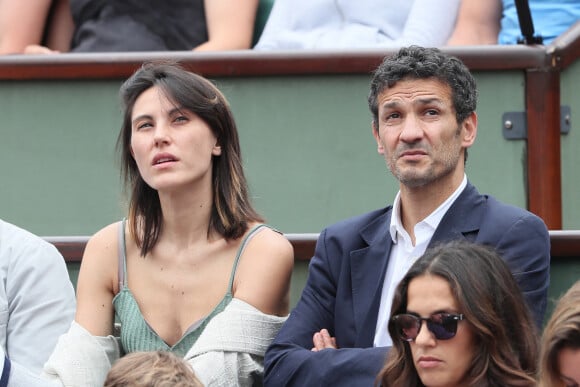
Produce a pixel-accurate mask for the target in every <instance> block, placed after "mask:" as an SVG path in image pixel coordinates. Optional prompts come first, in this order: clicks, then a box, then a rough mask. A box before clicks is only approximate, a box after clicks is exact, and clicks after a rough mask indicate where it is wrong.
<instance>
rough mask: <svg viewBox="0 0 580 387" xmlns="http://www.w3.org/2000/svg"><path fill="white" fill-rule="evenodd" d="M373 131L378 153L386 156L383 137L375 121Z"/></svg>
mask: <svg viewBox="0 0 580 387" xmlns="http://www.w3.org/2000/svg"><path fill="white" fill-rule="evenodd" d="M371 130H372V131H373V137H374V138H375V141H376V142H377V152H379V154H381V155H383V154H385V148H384V147H383V143H382V141H381V135H380V134H379V128H378V127H377V123H376V121H375V120H373V121H372V122H371Z"/></svg>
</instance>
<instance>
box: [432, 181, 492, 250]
mask: <svg viewBox="0 0 580 387" xmlns="http://www.w3.org/2000/svg"><path fill="white" fill-rule="evenodd" d="M485 206H486V200H485V197H484V196H482V195H480V193H479V192H478V191H477V189H476V188H475V187H474V186H473V185H472V184H471V183H469V182H468V183H467V186H466V187H465V189H464V190H463V192H462V193H461V194H460V195H459V197H458V198H457V200H455V202H454V203H453V204H452V205H451V207H450V208H449V210H447V213H446V214H445V215H444V216H443V219H441V222H440V223H439V226H438V227H437V229H436V230H435V233H434V234H433V237H432V238H431V242H430V243H429V247H432V246H434V245H436V244H437V243H442V242H447V241H451V240H458V239H467V240H469V241H472V242H473V241H475V237H476V236H477V233H478V232H479V225H480V224H481V219H482V217H483V214H484V212H485Z"/></svg>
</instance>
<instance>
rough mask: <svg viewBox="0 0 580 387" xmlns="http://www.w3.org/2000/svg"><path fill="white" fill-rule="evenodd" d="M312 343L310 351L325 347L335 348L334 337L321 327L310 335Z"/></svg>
mask: <svg viewBox="0 0 580 387" xmlns="http://www.w3.org/2000/svg"><path fill="white" fill-rule="evenodd" d="M312 343H313V344H314V347H312V352H318V351H320V350H323V349H327V348H332V349H337V346H336V339H335V338H334V337H331V336H330V333H328V330H326V329H321V330H320V332H316V333H315V334H314V336H312Z"/></svg>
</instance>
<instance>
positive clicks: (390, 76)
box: [264, 46, 550, 387]
mask: <svg viewBox="0 0 580 387" xmlns="http://www.w3.org/2000/svg"><path fill="white" fill-rule="evenodd" d="M476 100H477V90H476V86H475V80H474V79H473V77H472V75H471V74H470V72H469V70H468V69H467V68H466V67H465V66H464V65H463V63H461V61H459V60H458V59H457V58H454V57H451V56H448V55H446V54H444V53H442V52H441V51H440V50H438V49H433V48H422V47H416V46H412V47H408V48H402V49H401V50H400V51H399V52H398V53H397V54H395V55H394V56H393V57H387V58H385V60H384V61H383V63H382V64H381V65H380V66H379V68H378V69H377V70H376V71H375V74H374V76H373V80H372V82H371V92H370V95H369V107H370V109H371V112H372V114H373V124H372V129H373V135H374V137H375V139H376V141H377V145H378V152H379V153H380V154H383V155H384V157H385V160H386V162H387V165H388V167H389V169H390V170H391V172H392V173H393V175H394V176H395V177H396V178H397V180H398V181H399V182H400V190H399V193H398V194H397V197H396V198H395V201H394V204H393V206H389V207H387V208H383V209H380V210H376V211H373V212H370V213H367V214H364V215H361V216H357V217H355V218H351V219H348V220H345V221H342V222H339V223H337V224H335V225H332V226H330V227H328V228H326V229H325V230H324V231H323V232H322V233H321V234H320V237H319V239H318V242H317V244H316V251H315V254H314V257H313V258H312V260H311V263H310V268H309V276H308V281H307V283H306V286H305V288H304V290H303V292H302V296H301V298H300V300H299V302H298V304H297V306H296V308H295V309H294V310H293V311H292V313H291V315H290V317H289V318H288V320H287V322H286V323H285V324H284V326H283V327H282V329H281V330H280V332H279V334H278V336H277V337H276V338H275V339H274V341H273V343H272V345H271V346H270V348H269V349H268V351H267V352H266V357H265V380H264V382H265V385H266V386H276V387H278V386H285V385H288V386H326V385H328V386H372V385H373V383H374V382H375V378H376V375H377V374H378V372H379V371H380V369H381V367H382V366H383V364H384V362H385V358H386V354H387V352H388V349H389V346H390V344H391V341H390V340H391V339H390V337H388V331H387V324H388V320H389V315H390V305H391V302H392V295H393V292H394V288H395V287H396V285H397V284H398V281H399V280H400V279H401V277H402V276H403V275H404V274H405V272H406V270H407V269H408V268H409V267H410V265H411V264H412V263H413V262H414V261H415V260H416V259H417V258H418V257H419V256H420V255H422V254H423V252H424V251H425V249H426V248H428V247H429V246H433V245H435V244H437V243H441V242H445V241H449V240H455V239H466V240H469V241H473V242H476V243H481V244H485V245H489V246H492V247H494V248H495V249H496V250H497V251H498V252H499V253H500V254H501V255H502V257H503V258H504V260H505V261H506V262H507V263H508V265H509V267H510V268H511V271H512V273H513V274H514V276H515V278H516V279H517V281H518V283H519V285H520V288H521V290H522V291H523V293H524V295H525V298H526V300H527V302H528V305H529V307H530V309H531V311H532V313H533V315H534V317H535V321H536V323H537V325H538V327H540V326H541V323H542V319H543V316H544V312H545V308H546V300H547V291H548V285H549V266H550V240H549V234H548V230H547V229H546V226H545V224H544V222H543V221H542V220H541V219H540V218H538V217H537V216H535V215H533V214H532V213H530V212H528V211H526V210H524V209H521V208H517V207H514V206H511V205H507V204H504V203H501V202H499V201H498V200H496V199H494V198H493V197H491V196H487V195H482V194H480V193H479V192H478V191H477V189H476V188H475V187H474V186H473V185H471V184H470V183H469V182H468V180H467V177H466V176H465V161H466V158H467V148H469V147H470V146H471V145H472V144H473V142H474V140H475V137H476V134H477V115H476V113H475V107H476ZM533 328H534V327H530V329H533Z"/></svg>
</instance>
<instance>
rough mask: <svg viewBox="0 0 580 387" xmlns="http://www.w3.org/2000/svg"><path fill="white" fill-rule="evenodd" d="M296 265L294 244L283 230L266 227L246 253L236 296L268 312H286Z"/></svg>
mask: <svg viewBox="0 0 580 387" xmlns="http://www.w3.org/2000/svg"><path fill="white" fill-rule="evenodd" d="M293 266H294V249H293V248H292V244H291V243H290V242H289V241H288V239H286V237H284V235H283V234H281V233H280V232H278V231H275V230H272V229H270V228H263V229H262V230H260V232H258V233H257V234H255V235H254V236H253V237H252V239H251V240H250V241H249V243H248V245H247V246H246V249H245V250H244V252H243V254H242V257H241V261H240V265H239V267H238V272H237V273H236V284H237V286H236V291H235V296H236V297H238V298H241V299H243V300H244V301H246V302H248V303H249V304H251V305H253V306H254V307H256V308H258V309H260V310H262V311H263V312H264V313H268V314H277V315H284V314H286V313H287V311H288V310H287V308H288V292H289V288H290V278H291V275H292V269H293Z"/></svg>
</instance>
